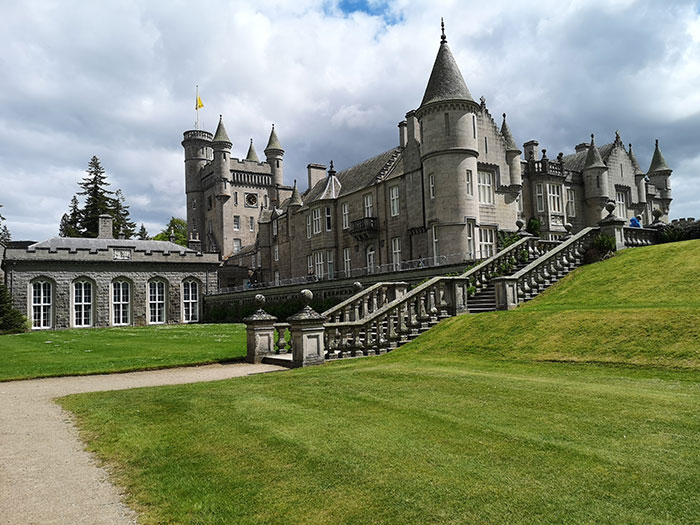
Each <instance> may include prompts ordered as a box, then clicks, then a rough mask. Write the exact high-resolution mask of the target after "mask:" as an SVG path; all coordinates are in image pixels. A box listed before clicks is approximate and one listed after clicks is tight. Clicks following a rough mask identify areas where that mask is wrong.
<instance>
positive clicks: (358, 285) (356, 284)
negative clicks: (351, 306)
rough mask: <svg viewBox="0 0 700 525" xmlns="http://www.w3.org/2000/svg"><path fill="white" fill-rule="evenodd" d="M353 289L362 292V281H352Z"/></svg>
mask: <svg viewBox="0 0 700 525" xmlns="http://www.w3.org/2000/svg"><path fill="white" fill-rule="evenodd" d="M352 289H353V291H354V292H361V291H362V283H361V282H360V281H355V282H354V283H352Z"/></svg>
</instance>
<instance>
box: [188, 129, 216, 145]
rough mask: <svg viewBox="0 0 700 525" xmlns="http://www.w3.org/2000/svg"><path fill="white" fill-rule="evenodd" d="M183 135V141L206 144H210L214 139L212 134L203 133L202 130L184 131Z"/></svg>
mask: <svg viewBox="0 0 700 525" xmlns="http://www.w3.org/2000/svg"><path fill="white" fill-rule="evenodd" d="M183 135H184V140H206V141H207V142H211V141H212V139H213V138H214V134H213V133H210V132H209V131H204V130H203V129H191V130H189V131H185V133H184V134H183Z"/></svg>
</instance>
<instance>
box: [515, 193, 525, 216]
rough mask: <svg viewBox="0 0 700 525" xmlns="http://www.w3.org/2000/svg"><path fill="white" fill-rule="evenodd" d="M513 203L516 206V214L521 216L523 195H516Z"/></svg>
mask: <svg viewBox="0 0 700 525" xmlns="http://www.w3.org/2000/svg"><path fill="white" fill-rule="evenodd" d="M515 202H516V204H517V206H518V213H520V214H522V213H523V194H522V193H518V196H517V197H516V198H515Z"/></svg>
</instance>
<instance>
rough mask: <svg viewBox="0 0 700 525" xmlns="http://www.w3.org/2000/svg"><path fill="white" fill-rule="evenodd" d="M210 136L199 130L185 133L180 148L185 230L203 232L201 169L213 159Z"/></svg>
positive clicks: (208, 133)
mask: <svg viewBox="0 0 700 525" xmlns="http://www.w3.org/2000/svg"><path fill="white" fill-rule="evenodd" d="M212 137H213V136H212V134H211V133H210V132H208V131H203V130H201V129H192V130H189V131H185V134H184V140H183V141H182V147H183V148H184V149H185V193H186V194H187V230H188V232H189V235H190V236H192V234H193V232H196V231H204V230H203V228H204V209H205V207H204V192H203V190H202V168H204V166H206V165H207V163H209V162H210V161H211V160H212V158H213V152H212V147H211V140H212Z"/></svg>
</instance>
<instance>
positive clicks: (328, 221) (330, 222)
mask: <svg viewBox="0 0 700 525" xmlns="http://www.w3.org/2000/svg"><path fill="white" fill-rule="evenodd" d="M332 228H333V219H332V217H331V207H330V206H326V231H327V232H329V231H331V229H332Z"/></svg>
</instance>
